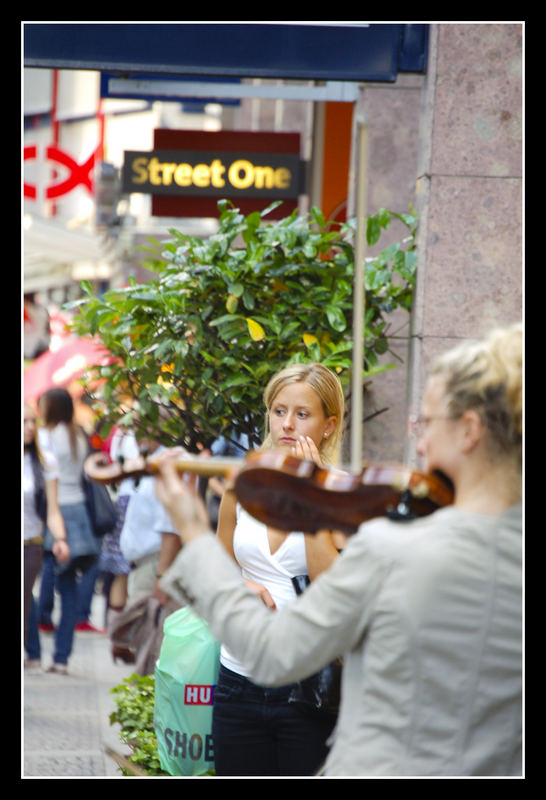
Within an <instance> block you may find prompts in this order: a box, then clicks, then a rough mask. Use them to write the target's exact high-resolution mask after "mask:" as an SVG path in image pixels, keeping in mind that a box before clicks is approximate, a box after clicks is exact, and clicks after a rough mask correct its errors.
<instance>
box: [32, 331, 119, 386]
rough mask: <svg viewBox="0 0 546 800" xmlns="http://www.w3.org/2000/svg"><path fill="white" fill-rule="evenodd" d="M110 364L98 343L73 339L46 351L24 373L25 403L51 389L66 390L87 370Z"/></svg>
mask: <svg viewBox="0 0 546 800" xmlns="http://www.w3.org/2000/svg"><path fill="white" fill-rule="evenodd" d="M113 361H114V358H113V356H112V354H111V353H110V352H109V351H108V350H107V349H106V348H105V346H104V344H103V343H102V342H101V341H100V340H97V339H72V340H71V341H69V342H67V344H65V345H63V347H60V348H59V349H58V350H56V351H52V350H46V352H45V353H42V355H40V356H38V358H37V359H36V360H35V361H33V362H32V364H31V365H30V366H29V367H28V368H27V369H26V370H25V372H24V376H23V377H24V400H25V402H30V401H32V400H36V399H37V398H38V397H39V396H40V395H41V394H43V392H45V391H47V390H48V389H52V388H53V387H57V386H63V387H66V386H68V385H69V384H70V383H72V381H75V380H77V379H78V378H81V376H82V375H83V374H84V373H85V371H86V370H87V369H88V368H89V367H92V366H99V365H105V364H111V363H112V362H113Z"/></svg>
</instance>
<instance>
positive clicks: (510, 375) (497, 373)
mask: <svg viewBox="0 0 546 800" xmlns="http://www.w3.org/2000/svg"><path fill="white" fill-rule="evenodd" d="M522 351H523V331H522V325H521V324H520V323H518V324H515V325H511V326H509V327H507V328H501V329H497V330H494V331H492V333H490V334H489V336H487V337H486V338H485V339H483V340H481V341H479V342H466V343H464V344H461V345H459V346H458V347H455V348H454V349H453V350H450V351H449V352H448V353H445V354H444V355H442V356H440V358H439V359H438V360H437V361H436V363H435V364H434V366H433V368H432V371H431V375H432V376H435V375H439V376H442V377H443V378H445V401H446V405H447V409H448V411H449V413H450V415H451V416H453V417H458V416H461V415H462V414H463V413H464V412H465V411H467V410H469V409H473V410H474V411H476V412H477V413H478V414H479V416H480V419H481V420H482V423H483V424H484V425H485V427H486V429H487V431H488V434H489V441H490V445H491V447H493V448H494V449H496V450H497V451H500V452H503V453H506V454H509V453H514V452H516V453H517V452H519V455H520V457H521V443H522V428H523V410H522V409H523V401H522V361H523V353H522Z"/></svg>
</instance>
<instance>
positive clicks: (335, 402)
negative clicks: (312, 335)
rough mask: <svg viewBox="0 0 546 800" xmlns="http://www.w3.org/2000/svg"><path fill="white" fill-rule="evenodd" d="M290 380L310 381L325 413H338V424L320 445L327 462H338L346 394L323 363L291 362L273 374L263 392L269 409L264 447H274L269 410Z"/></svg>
mask: <svg viewBox="0 0 546 800" xmlns="http://www.w3.org/2000/svg"><path fill="white" fill-rule="evenodd" d="M290 383H307V384H308V385H309V386H311V388H312V389H314V391H315V392H316V393H317V395H318V397H319V400H320V402H321V405H322V410H323V412H324V416H325V417H332V416H335V417H336V426H335V429H334V431H333V432H332V434H331V435H330V436H329V437H328V438H327V439H326V438H325V439H323V440H322V441H321V443H320V446H319V452H320V454H321V456H322V459H323V460H324V462H325V463H327V464H335V463H336V462H337V460H338V458H339V450H340V447H341V439H342V436H343V416H344V412H345V398H344V396H343V389H342V387H341V383H340V380H339V378H338V377H337V375H335V374H334V373H333V372H332V371H331V370H329V369H328V368H327V367H325V366H324V365H323V364H319V363H317V362H312V363H308V364H292V365H290V366H288V367H285V368H284V369H282V370H281V371H280V372H278V373H277V374H276V375H274V376H273V377H272V378H271V380H270V381H269V383H268V384H267V386H266V388H265V392H264V403H265V406H266V409H267V415H266V425H265V439H264V442H263V445H262V446H263V447H266V448H267V447H272V441H271V435H270V433H269V413H270V411H271V407H272V405H273V403H274V401H275V398H276V397H277V395H278V394H279V392H280V391H281V390H282V389H284V387H285V386H287V385H288V384H290Z"/></svg>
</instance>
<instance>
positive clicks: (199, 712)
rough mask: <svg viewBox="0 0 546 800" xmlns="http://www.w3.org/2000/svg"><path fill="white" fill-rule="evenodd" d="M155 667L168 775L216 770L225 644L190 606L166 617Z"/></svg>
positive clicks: (158, 726)
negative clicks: (215, 729) (216, 713)
mask: <svg viewBox="0 0 546 800" xmlns="http://www.w3.org/2000/svg"><path fill="white" fill-rule="evenodd" d="M163 632H164V635H163V642H162V644H161V650H160V653H159V659H158V660H157V662H156V667H155V705H154V728H155V733H156V737H157V745H158V754H159V760H160V763H161V768H162V769H164V770H165V771H166V772H168V773H169V775H204V774H206V773H207V772H210V771H211V770H213V769H214V748H213V743H212V707H213V703H214V689H215V686H216V682H217V680H218V668H219V661H220V646H219V644H218V643H217V642H216V640H215V639H214V638H213V636H212V634H211V633H210V631H209V628H208V626H207V624H206V623H205V622H204V620H202V619H201V618H200V617H199V616H198V615H197V614H196V613H195V612H194V611H193V610H192V609H191V608H190V607H189V606H185V607H184V608H181V609H179V610H178V611H175V612H174V613H173V614H170V615H169V616H168V617H167V619H166V620H165V623H164V626H163Z"/></svg>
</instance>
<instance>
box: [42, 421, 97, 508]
mask: <svg viewBox="0 0 546 800" xmlns="http://www.w3.org/2000/svg"><path fill="white" fill-rule="evenodd" d="M38 437H39V441H40V446H41V448H42V450H49V451H50V452H52V453H53V454H54V456H55V457H56V459H57V462H58V465H59V505H73V504H74V503H83V502H85V495H84V492H83V489H82V472H83V463H84V461H85V459H86V457H87V453H88V445H87V442H86V440H85V437H84V436H83V434H78V437H77V451H76V457H75V458H74V456H73V455H72V450H71V447H70V435H69V431H68V426H67V425H65V424H64V423H59V424H58V425H57V426H56V427H55V428H53V429H52V430H49V429H48V428H40V430H39V431H38Z"/></svg>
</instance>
